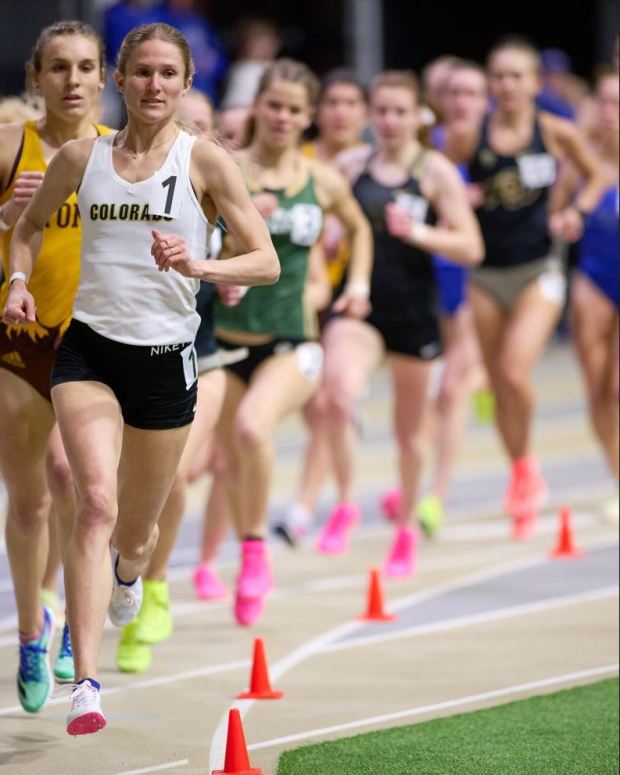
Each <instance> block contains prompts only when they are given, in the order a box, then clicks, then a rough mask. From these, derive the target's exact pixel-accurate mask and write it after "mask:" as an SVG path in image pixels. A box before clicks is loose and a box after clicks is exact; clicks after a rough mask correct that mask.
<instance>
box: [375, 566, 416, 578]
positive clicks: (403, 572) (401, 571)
mask: <svg viewBox="0 0 620 775" xmlns="http://www.w3.org/2000/svg"><path fill="white" fill-rule="evenodd" d="M415 570H416V569H415V567H414V566H413V565H404V564H403V563H391V564H388V565H384V566H383V575H384V576H386V577H387V578H390V579H408V578H410V577H411V576H413V575H414V573H415Z"/></svg>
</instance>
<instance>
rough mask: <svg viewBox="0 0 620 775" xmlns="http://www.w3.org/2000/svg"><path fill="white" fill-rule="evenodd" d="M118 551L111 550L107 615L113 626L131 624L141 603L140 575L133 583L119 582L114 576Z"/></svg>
mask: <svg viewBox="0 0 620 775" xmlns="http://www.w3.org/2000/svg"><path fill="white" fill-rule="evenodd" d="M117 562H118V552H117V551H116V549H113V550H112V597H111V598H110V605H109V606H108V616H109V617H110V621H111V622H112V624H113V625H114V626H115V627H124V626H125V625H126V624H131V622H133V620H134V619H135V618H136V616H137V615H138V614H139V613H140V607H141V605H142V577H141V576H138V578H137V579H136V580H135V581H134V582H133V584H129V585H128V584H119V583H118V579H117V578H116V565H117Z"/></svg>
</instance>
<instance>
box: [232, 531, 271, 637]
mask: <svg viewBox="0 0 620 775" xmlns="http://www.w3.org/2000/svg"><path fill="white" fill-rule="evenodd" d="M273 585H274V582H273V573H272V571H271V565H270V563H269V554H268V551H267V544H266V543H265V541H243V542H242V544H241V570H240V571H239V575H238V576H237V594H236V597H235V617H236V618H237V621H238V622H239V624H241V625H243V626H244V627H249V626H250V625H251V624H254V622H255V621H256V620H257V619H258V617H259V616H260V615H261V614H262V612H263V610H264V608H265V597H266V596H267V594H268V593H269V592H271V590H272V589H273Z"/></svg>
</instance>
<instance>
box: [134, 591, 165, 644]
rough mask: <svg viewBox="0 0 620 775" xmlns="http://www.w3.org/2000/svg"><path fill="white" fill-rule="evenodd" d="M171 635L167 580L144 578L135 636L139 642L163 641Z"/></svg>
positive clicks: (152, 642) (153, 642)
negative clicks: (142, 596) (142, 595)
mask: <svg viewBox="0 0 620 775" xmlns="http://www.w3.org/2000/svg"><path fill="white" fill-rule="evenodd" d="M171 635H172V616H171V614H170V594H169V590H168V582H167V581H154V580H152V579H144V598H143V600H142V607H141V608H140V613H139V614H138V616H137V618H136V638H137V639H138V640H139V641H140V642H141V643H148V644H150V645H153V644H155V643H163V641H165V640H168V638H169V637H170V636H171Z"/></svg>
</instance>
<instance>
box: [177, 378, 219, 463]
mask: <svg viewBox="0 0 620 775" xmlns="http://www.w3.org/2000/svg"><path fill="white" fill-rule="evenodd" d="M225 390H226V375H225V374H224V371H223V369H214V370H213V371H208V372H206V373H205V374H201V375H200V377H199V378H198V396H197V401H196V413H195V415H194V422H193V423H192V425H191V430H190V432H189V436H188V438H187V443H186V444H185V449H184V450H183V454H182V456H181V462H180V463H179V471H182V472H185V471H189V470H190V469H191V468H192V466H193V464H194V462H195V460H196V458H197V457H198V456H201V459H202V460H204V461H205V463H206V460H207V457H208V452H207V451H206V446H207V445H209V444H210V439H211V437H212V435H213V431H214V430H215V427H216V425H217V422H218V419H219V417H220V412H221V411H222V404H223V402H224V393H225Z"/></svg>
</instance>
